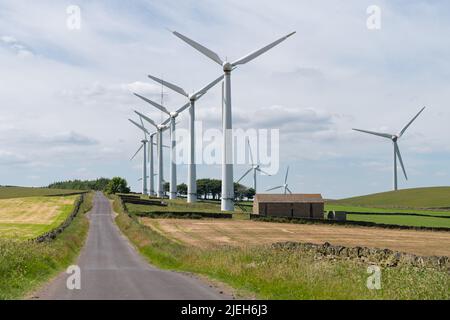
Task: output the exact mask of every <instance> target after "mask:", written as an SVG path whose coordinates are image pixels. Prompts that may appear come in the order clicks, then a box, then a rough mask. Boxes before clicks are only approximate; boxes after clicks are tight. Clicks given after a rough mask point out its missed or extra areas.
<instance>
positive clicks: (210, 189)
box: [164, 179, 256, 200]
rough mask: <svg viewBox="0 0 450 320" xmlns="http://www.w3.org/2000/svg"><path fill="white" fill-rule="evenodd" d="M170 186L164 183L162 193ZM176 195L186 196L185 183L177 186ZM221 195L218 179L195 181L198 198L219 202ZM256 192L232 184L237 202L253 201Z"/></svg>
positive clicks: (237, 184)
mask: <svg viewBox="0 0 450 320" xmlns="http://www.w3.org/2000/svg"><path fill="white" fill-rule="evenodd" d="M169 187H170V184H169V183H168V182H165V183H164V191H165V192H166V193H168V192H169ZM177 191H178V194H179V195H181V196H187V185H186V184H185V183H182V184H179V185H178V186H177ZM221 194H222V180H218V179H198V180H197V196H198V197H199V198H203V199H204V200H206V199H212V200H220V197H221ZM255 194H256V192H255V189H253V188H249V187H246V186H244V185H242V184H240V183H236V182H235V183H234V197H235V198H236V199H239V200H243V199H245V198H246V199H253V197H254V196H255Z"/></svg>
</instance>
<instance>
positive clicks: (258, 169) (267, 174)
mask: <svg viewBox="0 0 450 320" xmlns="http://www.w3.org/2000/svg"><path fill="white" fill-rule="evenodd" d="M256 170H257V171H259V172H261V173H263V174H265V175H266V176H269V177H270V176H271V174H269V173H267V172H266V171H264V170H261V169H260V168H257V169H256Z"/></svg>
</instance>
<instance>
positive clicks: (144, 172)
mask: <svg viewBox="0 0 450 320" xmlns="http://www.w3.org/2000/svg"><path fill="white" fill-rule="evenodd" d="M128 120H129V121H130V122H131V123H132V124H134V125H135V126H136V127H138V128H139V129H141V130H142V132H143V133H144V139H142V141H141V143H142V145H141V147H140V148H139V149H138V150H137V151H136V153H135V154H134V155H133V157H131V159H130V161H132V160H133V159H134V158H135V157H136V156H137V154H138V153H139V152H140V151H141V150H142V149H144V150H143V151H144V152H143V164H142V194H145V195H146V194H148V190H147V143H148V140H147V134H149V135H150V133H149V132H148V131H147V129H146V128H145V127H144V126H143V125H141V124H139V123H137V122H135V121H133V120H131V119H128Z"/></svg>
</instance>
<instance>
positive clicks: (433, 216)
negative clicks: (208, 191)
mask: <svg viewBox="0 0 450 320" xmlns="http://www.w3.org/2000/svg"><path fill="white" fill-rule="evenodd" d="M432 189H433V190H434V188H432ZM449 190H450V188H449ZM414 194H416V195H417V190H416V189H414ZM429 194H430V192H428V189H427V192H425V195H423V196H422V198H423V199H425V198H426V197H427V196H429ZM143 198H147V197H143ZM368 199H371V196H368ZM423 199H422V202H423V203H424V202H425V201H426V200H423ZM164 201H165V202H167V203H168V206H167V207H160V206H146V205H135V204H127V208H128V210H129V212H130V213H135V214H139V213H143V212H146V213H149V212H192V211H194V212H212V213H215V212H220V202H218V201H211V200H204V201H199V202H197V203H196V204H187V203H186V200H184V199H177V200H168V199H166V200H164ZM345 201H348V200H346V199H344V200H338V201H328V202H327V203H326V205H325V211H331V210H335V211H346V212H348V213H350V214H349V215H348V216H347V219H348V220H349V221H366V222H374V223H380V224H393V225H402V226H414V227H444V228H450V210H443V209H441V210H438V209H411V208H409V209H406V208H402V207H401V206H399V205H397V204H395V205H393V206H391V207H389V206H387V207H385V208H384V207H382V206H377V207H374V206H370V205H369V206H363V205H362V204H364V202H361V201H359V202H358V203H360V205H351V204H344V203H345ZM341 203H342V204H341ZM368 203H372V202H371V201H368ZM391 204H392V203H391ZM235 209H236V211H235V212H234V213H233V218H234V219H248V213H250V212H251V211H252V202H250V201H245V202H240V203H239V205H236V207H235ZM351 212H367V213H376V214H373V215H362V214H351ZM383 213H401V214H402V215H396V216H391V215H386V214H385V215H383ZM406 214H420V215H423V216H416V215H411V216H407V215H406ZM439 217H449V218H439Z"/></svg>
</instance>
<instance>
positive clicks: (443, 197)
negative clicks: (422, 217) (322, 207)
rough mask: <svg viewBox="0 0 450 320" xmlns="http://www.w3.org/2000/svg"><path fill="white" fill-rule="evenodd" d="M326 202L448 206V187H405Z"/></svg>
mask: <svg viewBox="0 0 450 320" xmlns="http://www.w3.org/2000/svg"><path fill="white" fill-rule="evenodd" d="M327 203H328V204H335V205H347V206H366V207H367V206H370V207H382V208H450V187H432V188H416V189H405V190H399V191H390V192H383V193H376V194H371V195H366V196H360V197H353V198H347V199H341V200H330V201H328V202H327Z"/></svg>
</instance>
